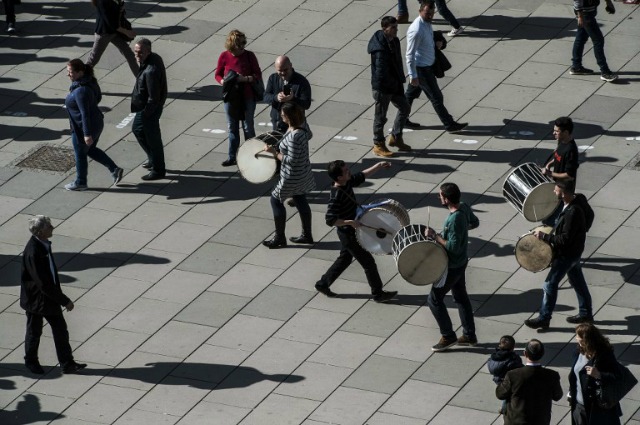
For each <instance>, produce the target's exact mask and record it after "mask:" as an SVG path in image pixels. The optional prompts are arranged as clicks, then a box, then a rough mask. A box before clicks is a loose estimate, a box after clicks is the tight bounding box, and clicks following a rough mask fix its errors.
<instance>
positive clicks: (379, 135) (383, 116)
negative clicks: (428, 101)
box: [373, 90, 411, 145]
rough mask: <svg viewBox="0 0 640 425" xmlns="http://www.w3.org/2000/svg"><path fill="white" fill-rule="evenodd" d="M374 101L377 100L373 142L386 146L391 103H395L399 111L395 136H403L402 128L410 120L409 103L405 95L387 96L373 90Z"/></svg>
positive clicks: (394, 131) (394, 130)
mask: <svg viewBox="0 0 640 425" xmlns="http://www.w3.org/2000/svg"><path fill="white" fill-rule="evenodd" d="M373 100H375V104H374V106H375V110H374V115H373V141H374V143H375V144H382V145H384V141H385V137H384V125H385V123H386V122H387V112H388V111H389V103H393V106H395V107H396V108H397V109H398V113H397V114H396V119H395V121H394V122H393V129H392V130H391V134H393V135H394V136H398V135H400V136H402V128H403V127H404V124H405V122H406V121H407V118H409V111H410V110H411V109H410V107H409V102H407V98H406V97H405V96H404V94H387V93H382V92H380V91H377V90H373Z"/></svg>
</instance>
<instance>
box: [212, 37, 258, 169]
mask: <svg viewBox="0 0 640 425" xmlns="http://www.w3.org/2000/svg"><path fill="white" fill-rule="evenodd" d="M246 45H247V37H246V36H245V35H244V33H242V32H240V31H238V30H231V32H230V33H229V35H228V36H227V40H226V41H225V43H224V47H225V51H224V52H222V53H221V54H220V57H219V58H218V66H217V68H216V72H215V75H214V77H215V79H216V81H217V82H218V83H220V84H221V85H222V86H223V91H225V92H226V93H227V94H225V96H224V111H225V113H226V115H227V127H228V131H229V154H228V158H227V159H226V160H225V161H224V162H223V163H222V166H223V167H230V166H232V165H236V164H237V163H236V154H237V153H238V148H239V147H240V121H242V129H243V131H244V139H245V140H248V139H252V138H254V137H256V131H255V129H254V127H253V115H254V113H255V111H256V101H257V100H260V99H259V97H260V96H264V84H262V71H261V70H260V66H259V65H258V59H257V58H256V55H255V54H253V52H251V51H249V50H245V48H244V47H245V46H246ZM230 71H233V73H230ZM260 90H262V94H260V93H257V92H258V91H260ZM229 93H233V94H232V95H231V96H230V95H229Z"/></svg>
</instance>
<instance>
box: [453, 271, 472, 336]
mask: <svg viewBox="0 0 640 425" xmlns="http://www.w3.org/2000/svg"><path fill="white" fill-rule="evenodd" d="M460 268H461V269H462V271H459V269H449V273H452V272H453V273H455V274H459V276H460V277H459V278H458V279H457V280H456V281H455V282H454V283H453V285H451V296H452V297H453V302H454V303H456V305H457V306H458V315H459V316H460V323H461V324H462V332H463V334H464V335H465V336H467V337H469V338H471V339H475V337H476V324H475V320H474V318H473V306H472V305H471V300H470V299H469V294H468V293H467V277H466V270H467V265H466V264H465V265H464V266H463V267H460Z"/></svg>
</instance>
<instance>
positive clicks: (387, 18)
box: [380, 16, 398, 28]
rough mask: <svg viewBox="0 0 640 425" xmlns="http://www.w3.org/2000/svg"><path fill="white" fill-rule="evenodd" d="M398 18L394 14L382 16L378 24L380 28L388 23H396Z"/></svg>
mask: <svg viewBox="0 0 640 425" xmlns="http://www.w3.org/2000/svg"><path fill="white" fill-rule="evenodd" d="M397 22H398V20H397V19H396V18H395V16H385V17H384V18H382V20H381V21H380V26H381V27H382V28H386V27H388V26H389V25H395V24H397Z"/></svg>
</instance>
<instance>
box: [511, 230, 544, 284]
mask: <svg viewBox="0 0 640 425" xmlns="http://www.w3.org/2000/svg"><path fill="white" fill-rule="evenodd" d="M537 230H539V231H541V232H544V233H546V234H551V232H552V231H553V228H552V227H551V226H538V227H536V228H535V229H533V230H532V231H530V232H529V233H527V234H525V235H522V236H521V237H520V239H518V243H516V248H515V254H516V261H517V262H518V264H520V266H521V267H522V268H523V269H525V270H528V271H530V272H533V273H538V272H541V271H542V270H544V269H546V268H547V267H549V265H550V264H551V261H553V250H552V249H551V245H549V244H548V243H547V242H545V241H543V240H540V239H538V238H536V237H535V236H534V235H533V232H535V231H537Z"/></svg>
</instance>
